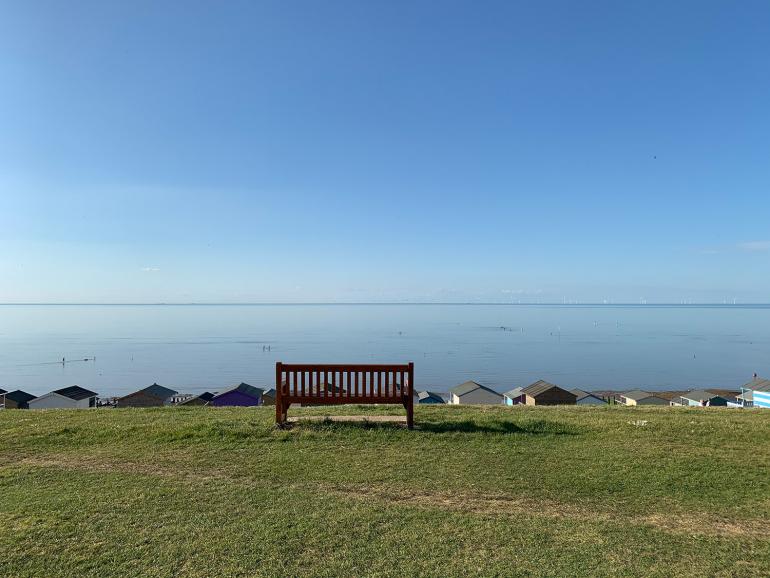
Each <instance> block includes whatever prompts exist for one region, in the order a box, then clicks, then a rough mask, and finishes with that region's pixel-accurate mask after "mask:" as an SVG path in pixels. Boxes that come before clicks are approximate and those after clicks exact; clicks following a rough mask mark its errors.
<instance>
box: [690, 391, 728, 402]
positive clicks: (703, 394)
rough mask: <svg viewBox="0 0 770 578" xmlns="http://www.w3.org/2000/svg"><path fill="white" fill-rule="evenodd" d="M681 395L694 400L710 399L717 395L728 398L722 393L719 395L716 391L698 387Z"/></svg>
mask: <svg viewBox="0 0 770 578" xmlns="http://www.w3.org/2000/svg"><path fill="white" fill-rule="evenodd" d="M680 397H681V398H683V399H689V400H692V401H708V400H710V399H714V398H715V397H722V398H723V399H727V398H725V397H723V396H721V395H717V394H716V393H711V392H710V391H706V390H705V389H696V390H693V391H688V392H686V393H683V394H682V395H681V396H680Z"/></svg>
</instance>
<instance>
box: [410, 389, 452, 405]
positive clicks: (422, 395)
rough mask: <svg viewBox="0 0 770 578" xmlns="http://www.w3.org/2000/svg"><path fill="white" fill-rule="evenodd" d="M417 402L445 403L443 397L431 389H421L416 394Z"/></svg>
mask: <svg viewBox="0 0 770 578" xmlns="http://www.w3.org/2000/svg"><path fill="white" fill-rule="evenodd" d="M417 403H446V402H445V401H444V398H443V397H441V396H440V395H439V394H438V393H434V392H432V391H421V392H419V393H418V394H417Z"/></svg>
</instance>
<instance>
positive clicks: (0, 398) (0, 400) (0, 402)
mask: <svg viewBox="0 0 770 578" xmlns="http://www.w3.org/2000/svg"><path fill="white" fill-rule="evenodd" d="M6 393H8V392H7V391H5V390H4V389H3V388H2V387H0V409H3V408H4V407H5V394H6Z"/></svg>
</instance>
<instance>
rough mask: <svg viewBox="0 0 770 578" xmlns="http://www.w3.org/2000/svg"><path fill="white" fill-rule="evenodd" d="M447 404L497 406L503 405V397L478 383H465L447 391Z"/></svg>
mask: <svg viewBox="0 0 770 578" xmlns="http://www.w3.org/2000/svg"><path fill="white" fill-rule="evenodd" d="M449 403H450V404H452V405H459V404H475V405H498V404H501V403H503V396H502V395H500V394H499V393H497V392H496V391H495V390H493V389H489V388H488V387H485V386H483V385H481V384H480V383H476V382H475V381H466V382H465V383H461V384H460V385H457V386H455V387H453V388H452V389H450V390H449Z"/></svg>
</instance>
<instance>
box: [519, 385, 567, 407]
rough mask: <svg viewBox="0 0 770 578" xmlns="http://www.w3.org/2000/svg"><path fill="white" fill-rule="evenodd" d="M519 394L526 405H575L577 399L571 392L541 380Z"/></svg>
mask: <svg viewBox="0 0 770 578" xmlns="http://www.w3.org/2000/svg"><path fill="white" fill-rule="evenodd" d="M521 394H522V403H524V404H526V405H575V400H576V399H577V396H576V395H575V394H574V393H572V392H571V391H567V390H566V389H564V388H562V387H559V386H558V385H554V384H553V383H548V382H547V381H544V380H542V379H541V380H539V381H536V382H535V383H533V384H531V385H528V386H527V387H525V388H524V389H522V390H521Z"/></svg>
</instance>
